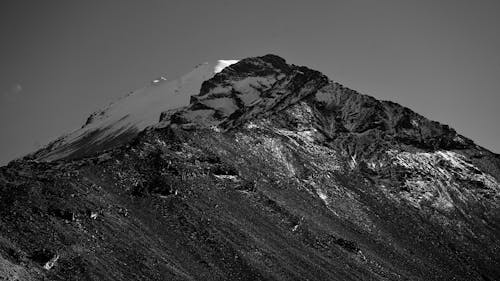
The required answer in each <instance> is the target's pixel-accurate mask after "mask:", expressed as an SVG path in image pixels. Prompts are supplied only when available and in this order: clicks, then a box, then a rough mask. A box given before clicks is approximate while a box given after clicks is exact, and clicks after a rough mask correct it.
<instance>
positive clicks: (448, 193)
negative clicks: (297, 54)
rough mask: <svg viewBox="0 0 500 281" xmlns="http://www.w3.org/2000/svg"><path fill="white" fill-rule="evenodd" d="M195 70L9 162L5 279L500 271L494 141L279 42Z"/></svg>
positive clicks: (471, 275)
mask: <svg viewBox="0 0 500 281" xmlns="http://www.w3.org/2000/svg"><path fill="white" fill-rule="evenodd" d="M200 85H201V87H200V91H199V94H198V95H195V96H193V97H191V99H190V102H189V105H187V106H185V107H181V108H176V109H173V108H171V107H170V108H166V110H165V111H163V113H161V116H160V115H158V118H160V119H159V120H160V122H157V123H156V124H154V125H153V126H151V127H148V128H146V129H144V130H142V131H140V133H138V134H137V135H136V136H135V137H133V138H131V140H130V141H127V142H120V143H124V144H123V145H121V146H118V147H115V148H113V149H109V150H102V149H101V148H95V147H94V148H92V149H91V150H88V151H86V152H85V153H81V154H73V155H67V156H68V157H66V159H64V157H61V156H59V157H58V158H57V159H58V160H54V161H46V162H42V161H39V160H50V157H49V158H48V157H45V155H47V154H46V153H47V150H43V151H41V152H38V153H35V154H33V155H31V156H29V157H26V158H25V159H23V160H19V161H14V162H11V163H9V165H8V166H6V167H2V168H0V221H1V223H0V276H2V277H3V280H47V279H48V280H500V200H499V199H500V185H499V184H498V181H499V180H500V156H499V155H497V154H494V153H492V152H490V151H488V150H486V149H484V148H481V147H479V146H477V145H475V144H474V143H473V142H472V141H471V140H469V139H467V138H466V137H464V136H461V135H459V134H457V133H456V132H455V131H454V130H453V129H451V128H449V127H448V126H446V125H442V124H439V123H437V122H433V121H430V120H428V119H426V118H424V117H422V116H420V115H418V114H417V113H415V112H413V111H411V110H410V109H408V108H404V107H402V106H400V105H397V104H395V103H392V102H386V101H379V100H376V99H374V98H372V97H369V96H365V95H362V94H359V93H357V92H355V91H352V90H349V89H347V88H345V87H343V86H342V85H340V84H338V83H335V82H333V81H331V80H329V79H328V78H327V77H326V76H324V75H323V74H321V73H319V72H317V71H314V70H311V69H308V68H306V67H299V66H295V65H289V64H287V63H286V62H285V61H284V60H283V59H282V58H280V57H277V56H274V55H266V56H263V57H257V58H247V59H243V60H241V61H239V62H237V63H235V64H231V65H230V66H227V67H225V68H224V69H223V70H222V71H220V72H218V73H217V74H215V76H213V77H212V78H210V79H208V80H207V81H205V82H203V84H201V82H200ZM85 145H88V144H87V143H85ZM72 147H73V148H74V149H77V148H78V147H77V145H76V144H75V143H73V144H72ZM106 148H107V147H106ZM49 150H50V149H49ZM37 158H38V160H36V159H37Z"/></svg>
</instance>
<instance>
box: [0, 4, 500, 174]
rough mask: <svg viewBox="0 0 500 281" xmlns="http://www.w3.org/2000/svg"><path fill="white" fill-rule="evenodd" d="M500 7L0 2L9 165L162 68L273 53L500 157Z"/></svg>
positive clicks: (1, 159)
mask: <svg viewBox="0 0 500 281" xmlns="http://www.w3.org/2000/svg"><path fill="white" fill-rule="evenodd" d="M499 14H500V1H498V0H492V1H488V0H484V1H479V0H476V1H473V0H469V1H461V0H439V1H436V0H429V1H427V0H414V1H410V0H377V1H373V0H365V1H360V0H345V1H336V0H325V1H313V0H308V1H294V0H276V1H273V0H267V1H260V0H252V1H248V0H246V1H239V0H228V1H222V0H210V1H208V0H207V1H205V0H199V1H189V0H179V1H173V0H170V1H168V0H163V1H160V0H135V1H131V0H116V1H111V0H85V1H77V0H61V1H56V0H44V1H39V0H32V1H25V0H2V1H0V38H1V41H0V165H1V164H5V163H6V162H7V161H10V160H12V159H13V158H15V157H19V156H21V155H23V154H26V153H28V152H30V151H33V150H35V149H36V148H37V147H39V146H40V145H43V144H46V143H47V142H49V141H50V140H52V139H55V138H56V137H58V136H59V135H61V134H63V133H66V132H69V131H72V130H74V129H76V128H79V127H80V126H81V125H82V124H83V123H84V121H85V119H86V117H87V116H88V115H89V114H90V113H91V112H92V111H94V110H96V109H98V108H100V107H102V106H104V105H106V104H108V103H109V102H110V101H113V100H115V99H116V98H118V97H120V96H122V95H125V94H127V93H128V92H129V91H131V90H134V89H136V88H139V87H142V86H144V85H146V84H148V83H149V81H151V80H152V79H154V78H156V77H158V76H161V75H163V76H166V77H167V79H174V78H176V77H178V76H179V75H181V74H184V73H186V72H189V71H190V70H191V69H192V68H193V67H194V66H195V65H197V64H199V63H202V62H205V61H213V60H217V59H234V58H236V59H237V58H244V57H249V56H259V55H264V54H267V53H274V54H277V55H280V56H282V57H284V58H285V59H286V60H287V61H288V62H289V63H294V64H298V65H306V66H308V67H310V68H313V69H317V70H319V71H321V72H323V73H324V74H326V75H328V76H329V77H330V78H331V79H333V80H335V81H337V82H340V83H342V84H344V85H346V86H348V87H350V88H353V89H355V90H358V91H360V92H362V93H365V94H369V95H372V96H374V97H376V98H379V99H385V100H392V101H396V102H398V103H400V104H402V105H404V106H407V107H409V108H411V109H413V110H415V111H416V112H418V113H420V114H422V115H424V116H426V117H428V118H430V119H433V120H437V121H440V122H442V123H445V124H449V125H450V126H451V127H453V128H455V129H456V130H457V131H458V132H459V133H461V134H463V135H465V136H467V137H469V138H471V139H473V140H474V141H476V143H478V144H479V145H482V146H484V147H486V148H488V149H490V150H492V151H494V152H497V153H499V152H500V142H499V139H500V125H499V122H500V118H499V117H500V114H499V113H498V112H499V111H498V109H497V107H498V106H499V104H500V102H499V101H500V91H499V89H500V84H499V81H500V16H499Z"/></svg>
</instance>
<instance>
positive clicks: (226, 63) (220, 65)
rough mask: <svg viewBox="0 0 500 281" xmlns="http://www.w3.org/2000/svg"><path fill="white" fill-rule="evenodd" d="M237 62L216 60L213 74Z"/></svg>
mask: <svg viewBox="0 0 500 281" xmlns="http://www.w3.org/2000/svg"><path fill="white" fill-rule="evenodd" d="M237 62H238V60H218V61H217V64H216V65H215V67H214V73H219V72H221V71H222V70H223V69H224V68H226V67H228V66H230V65H231V64H235V63H237Z"/></svg>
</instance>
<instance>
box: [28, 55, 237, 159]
mask: <svg viewBox="0 0 500 281" xmlns="http://www.w3.org/2000/svg"><path fill="white" fill-rule="evenodd" d="M237 62H238V60H217V61H214V62H207V63H203V64H200V65H198V66H197V67H195V68H194V69H193V70H192V71H191V72H189V73H188V74H186V75H184V76H182V77H180V78H179V79H176V80H171V79H168V77H167V78H165V77H164V76H160V77H159V78H156V79H154V80H152V81H151V83H150V85H148V86H146V87H144V88H141V89H138V90H135V91H132V92H130V93H129V94H128V95H126V96H124V97H122V98H120V99H118V100H117V101H115V102H113V103H111V104H109V105H108V106H107V107H105V108H103V109H101V110H98V111H96V112H94V113H93V114H91V115H90V117H89V118H88V119H87V122H86V123H85V125H84V126H83V127H82V128H80V129H78V130H76V131H74V132H72V133H70V134H68V135H65V136H63V137H61V138H59V139H58V140H56V141H55V142H53V143H51V144H49V145H48V146H47V147H46V148H45V149H42V150H41V151H39V152H37V153H36V155H39V157H37V158H39V159H40V160H48V161H50V160H55V159H60V158H64V157H67V156H70V155H72V154H75V153H77V151H78V150H85V151H87V150H93V148H92V147H95V146H104V147H106V146H107V145H106V143H113V145H115V144H116V143H120V142H121V141H120V140H119V138H123V137H124V136H127V138H130V137H131V136H133V135H135V134H137V132H139V131H141V130H143V129H144V128H146V127H148V126H151V125H153V124H155V123H157V122H158V120H159V117H160V114H161V113H162V112H164V111H167V110H171V109H175V108H179V107H183V106H187V105H189V101H190V97H191V96H193V95H197V94H198V93H199V92H200V88H201V85H202V83H203V82H204V81H205V80H208V79H210V78H212V77H213V76H214V75H215V74H217V73H219V72H221V71H222V70H223V69H224V68H226V67H228V66H230V65H231V64H234V63H237ZM76 143H78V145H75V144H76ZM91 146H92V147H91Z"/></svg>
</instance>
